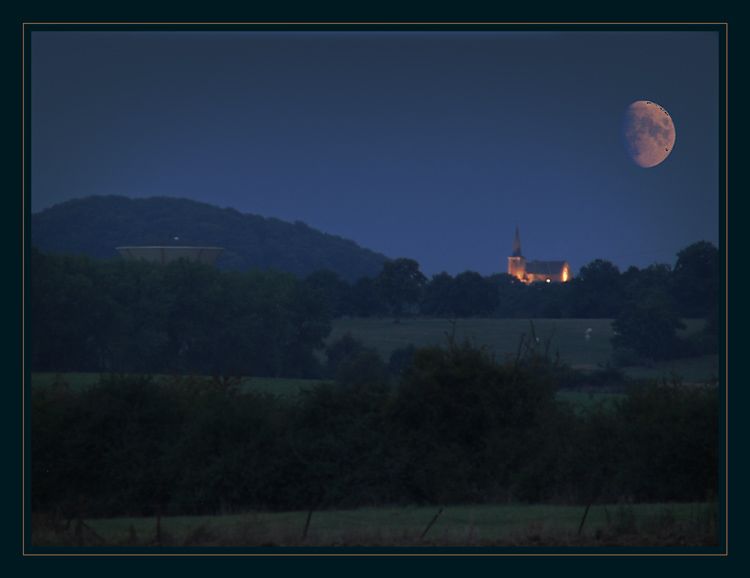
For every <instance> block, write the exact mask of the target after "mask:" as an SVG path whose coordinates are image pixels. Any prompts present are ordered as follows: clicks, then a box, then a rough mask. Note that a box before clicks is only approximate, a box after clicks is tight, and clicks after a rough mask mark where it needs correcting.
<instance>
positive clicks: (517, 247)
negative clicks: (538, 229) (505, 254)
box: [513, 225, 523, 257]
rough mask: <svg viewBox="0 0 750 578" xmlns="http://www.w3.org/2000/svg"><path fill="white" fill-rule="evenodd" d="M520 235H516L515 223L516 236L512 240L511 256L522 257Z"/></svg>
mask: <svg viewBox="0 0 750 578" xmlns="http://www.w3.org/2000/svg"><path fill="white" fill-rule="evenodd" d="M522 256H523V255H521V237H519V236H518V225H516V238H515V239H514V240H513V257H522Z"/></svg>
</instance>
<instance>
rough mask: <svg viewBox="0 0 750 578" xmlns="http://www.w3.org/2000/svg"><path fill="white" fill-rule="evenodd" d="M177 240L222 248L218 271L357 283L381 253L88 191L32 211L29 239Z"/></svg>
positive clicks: (226, 216)
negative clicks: (328, 272) (320, 275)
mask: <svg viewBox="0 0 750 578" xmlns="http://www.w3.org/2000/svg"><path fill="white" fill-rule="evenodd" d="M175 236H178V237H179V243H180V244H188V245H207V246H217V247H224V252H223V253H222V255H221V257H219V260H218V261H217V263H216V266H217V267H219V268H221V269H240V270H246V269H276V270H277V271H289V272H293V273H295V274H296V275H298V276H300V277H306V276H307V275H308V274H310V273H311V272H313V271H315V270H317V269H332V270H333V271H336V272H337V273H338V274H339V276H340V277H342V278H344V279H347V280H349V281H355V280H356V279H359V278H360V277H363V276H365V275H367V276H375V275H377V274H378V273H379V272H380V269H381V267H382V264H383V261H384V260H385V259H386V256H385V255H382V254H380V253H375V252H373V251H371V250H369V249H364V248H362V247H360V246H359V245H357V244H356V243H355V242H354V241H351V240H348V239H344V238H342V237H338V236H335V235H329V234H327V233H322V232H320V231H318V230H316V229H313V228H311V227H309V226H308V225H307V224H305V223H303V222H301V221H295V222H294V223H288V222H285V221H281V220H279V219H276V218H273V217H270V218H266V217H262V216H259V215H253V214H243V213H240V212H239V211H237V210H235V209H232V208H220V207H216V206H214V205H210V204H207V203H201V202H198V201H193V200H189V199H180V198H173V197H149V198H143V199H131V198H129V197H124V196H115V195H108V196H99V195H96V196H91V197H86V198H83V199H73V200H70V201H66V202H64V203H60V204H58V205H55V206H53V207H51V208H48V209H44V210H43V211H40V212H38V213H34V214H32V215H31V242H32V244H34V245H36V246H37V247H39V249H40V250H41V251H43V252H51V251H53V252H61V253H84V254H88V255H91V256H92V257H95V258H98V259H110V258H113V257H117V256H119V254H118V253H117V251H116V249H115V248H116V247H118V246H122V245H161V244H167V243H170V242H171V240H172V239H173V237H175Z"/></svg>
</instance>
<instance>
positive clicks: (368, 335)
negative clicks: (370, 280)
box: [327, 318, 719, 382]
mask: <svg viewBox="0 0 750 578" xmlns="http://www.w3.org/2000/svg"><path fill="white" fill-rule="evenodd" d="M703 323H704V322H703V320H702V319H688V320H686V321H685V324H686V325H687V328H686V329H685V330H684V331H682V332H681V335H683V336H684V335H688V334H690V333H693V332H695V331H698V330H699V329H700V328H701V327H702V326H703ZM533 326H534V332H535V334H536V336H537V337H538V338H539V339H540V341H541V342H542V343H544V342H545V341H546V340H549V341H550V351H549V352H550V354H552V355H555V354H556V353H557V352H559V354H560V359H561V360H562V361H564V362H565V363H567V364H568V365H570V366H572V367H574V368H579V369H584V370H593V369H596V368H598V367H605V366H606V365H607V364H608V363H611V361H612V345H611V343H610V338H611V337H612V336H613V335H614V332H613V330H612V320H611V319H535V320H534V321H533ZM589 328H591V330H592V331H591V339H590V340H589V341H586V339H585V333H586V330H587V329H589ZM531 330H532V327H531V323H530V322H529V320H528V319H458V320H457V321H456V323H455V339H456V341H457V342H462V341H463V340H464V339H469V341H470V342H471V343H472V344H474V345H477V346H485V347H487V349H488V351H490V352H491V353H493V354H494V355H495V357H496V358H497V359H498V360H502V359H503V358H504V357H505V356H506V355H511V356H513V355H515V354H516V352H517V351H518V345H519V343H520V339H521V335H526V336H527V337H528V336H530V335H531ZM453 331H454V325H453V324H452V322H451V321H450V320H448V319H420V318H417V319H406V320H403V321H402V322H401V323H400V324H394V323H393V320H392V319H390V318H388V319H337V320H335V321H334V322H333V331H331V334H330V336H329V337H328V339H327V343H331V342H333V341H335V340H337V339H340V338H341V337H342V336H343V335H344V334H345V333H347V332H349V333H351V334H352V335H353V336H354V337H355V338H357V339H360V340H362V342H363V343H364V344H365V345H366V346H367V347H375V348H377V350H378V351H379V352H380V354H381V355H382V356H383V357H384V358H385V359H386V360H387V359H388V358H389V357H390V355H391V353H392V352H393V351H394V350H396V349H399V348H402V347H406V346H408V345H409V344H410V343H413V344H414V345H415V346H417V347H422V346H427V345H445V343H446V338H447V335H450V334H452V333H453ZM718 365H719V360H718V356H717V355H707V356H703V357H699V358H694V359H684V360H672V361H670V362H664V363H655V364H653V365H652V366H651V367H628V368H624V370H623V371H624V373H625V374H626V375H627V376H628V377H632V378H634V379H641V378H644V379H646V378H655V379H660V378H661V377H664V376H666V377H670V376H671V374H672V373H673V372H674V373H675V374H677V375H679V376H681V377H682V378H683V380H684V381H686V382H700V381H705V380H708V379H710V378H711V375H712V374H713V375H716V376H718V374H719V373H718V371H719V367H718Z"/></svg>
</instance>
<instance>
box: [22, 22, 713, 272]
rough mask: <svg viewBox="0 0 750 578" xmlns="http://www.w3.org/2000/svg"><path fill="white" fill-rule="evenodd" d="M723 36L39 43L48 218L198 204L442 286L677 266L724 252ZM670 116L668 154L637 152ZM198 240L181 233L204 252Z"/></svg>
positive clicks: (375, 35)
mask: <svg viewBox="0 0 750 578" xmlns="http://www.w3.org/2000/svg"><path fill="white" fill-rule="evenodd" d="M719 52H720V45H719V35H718V33H717V32H710V31H708V32H707V31H690V32H676V31H653V32H634V31H633V32H628V31H620V32H604V31H589V32H573V31H559V32H520V31H513V32H459V31H452V32H405V31H399V32H384V31H379V32H354V31H349V32H343V31H338V32H320V31H315V32H271V31H260V32H226V31H200V32H167V31H148V32H138V31H118V32H114V31H35V32H32V37H31V55H30V58H31V60H30V62H31V100H30V106H31V132H30V136H31V159H30V160H31V187H30V190H31V210H32V211H33V212H38V211H41V210H42V209H45V208H47V207H51V206H52V205H54V204H56V203H60V202H63V201H66V200H68V199H71V198H83V197H87V196H89V195H108V194H114V195H126V196H129V197H149V196H157V195H158V196H171V197H185V198H190V199H195V200H199V201H203V202H206V203H210V204H213V205H217V206H220V207H233V208H235V209H237V210H238V211H240V212H242V213H253V214H257V215H262V216H265V217H276V218H279V219H282V220H284V221H289V222H293V221H295V220H300V221H304V222H305V223H307V224H308V225H310V226H311V227H313V228H315V229H318V230H320V231H323V232H326V233H330V234H333V235H339V236H342V237H345V238H348V239H352V240H353V241H355V242H356V243H358V244H359V245H360V246H362V247H366V248H369V249H372V250H374V251H377V252H380V253H383V254H385V255H386V256H388V257H391V258H398V257H409V258H412V259H416V260H417V261H418V262H419V263H420V266H421V270H422V272H423V273H425V274H426V275H428V276H431V275H433V274H436V273H439V272H441V271H447V272H448V273H450V274H452V275H455V274H458V273H460V272H462V271H466V270H471V271H478V272H479V273H481V274H483V275H489V274H492V273H498V272H505V271H507V262H508V260H507V257H508V256H509V255H510V253H511V250H512V246H513V237H514V233H515V228H516V226H518V228H519V231H520V236H521V246H522V249H523V254H524V256H525V257H526V258H527V260H533V259H539V260H567V261H568V262H569V263H570V265H571V269H572V271H573V273H574V274H578V272H579V270H580V268H581V267H582V266H584V265H586V264H588V263H590V262H591V261H593V260H594V259H597V258H601V259H605V260H609V261H612V262H613V263H614V264H616V265H617V266H618V267H619V268H620V270H621V271H625V270H626V269H627V268H628V267H629V266H630V265H635V266H637V267H646V266H648V265H649V264H652V263H655V262H658V263H668V264H670V265H672V266H674V263H675V260H676V253H677V252H678V251H679V250H681V249H684V248H685V247H687V246H688V245H690V244H691V243H694V242H697V241H700V240H706V241H709V242H711V243H713V244H715V245H716V246H718V245H719V220H720V217H721V215H720V213H719V195H720V190H719V176H720V165H719V127H720V116H719V99H720V96H719V95H720V92H719ZM636 100H648V101H653V102H656V103H657V104H659V105H660V106H662V107H664V108H665V109H666V110H667V111H668V112H669V114H670V115H671V117H672V119H673V121H674V125H675V129H676V135H677V137H676V142H675V145H674V148H673V150H672V152H671V153H670V155H669V156H668V157H667V159H666V160H665V161H664V162H663V163H661V164H659V165H657V166H655V167H652V168H648V169H644V168H641V167H638V166H637V165H636V164H635V163H634V162H633V161H632V160H630V158H629V157H628V156H627V154H626V152H625V149H624V147H623V144H622V142H621V138H620V119H621V116H622V114H623V112H624V111H625V109H626V108H627V106H628V105H629V104H630V103H632V102H634V101H636ZM189 233H190V232H189V231H184V232H182V234H184V235H185V236H187V237H189Z"/></svg>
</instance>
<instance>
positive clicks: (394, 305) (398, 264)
mask: <svg viewBox="0 0 750 578" xmlns="http://www.w3.org/2000/svg"><path fill="white" fill-rule="evenodd" d="M426 282H427V277H425V276H424V274H423V273H422V272H421V271H420V270H419V263H418V262H417V261H415V260H414V259H407V258H400V259H396V260H395V261H386V262H385V263H383V269H382V270H381V271H380V273H379V274H378V276H377V278H376V279H375V283H376V286H377V290H378V293H379V294H380V296H381V298H382V300H383V302H384V303H385V304H386V305H387V306H388V307H389V309H390V310H391V313H393V316H394V317H395V319H394V323H400V322H401V316H402V315H403V312H404V309H405V308H406V307H407V306H409V305H413V304H416V303H418V302H419V299H420V297H421V296H422V291H423V290H424V286H425V283H426Z"/></svg>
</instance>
